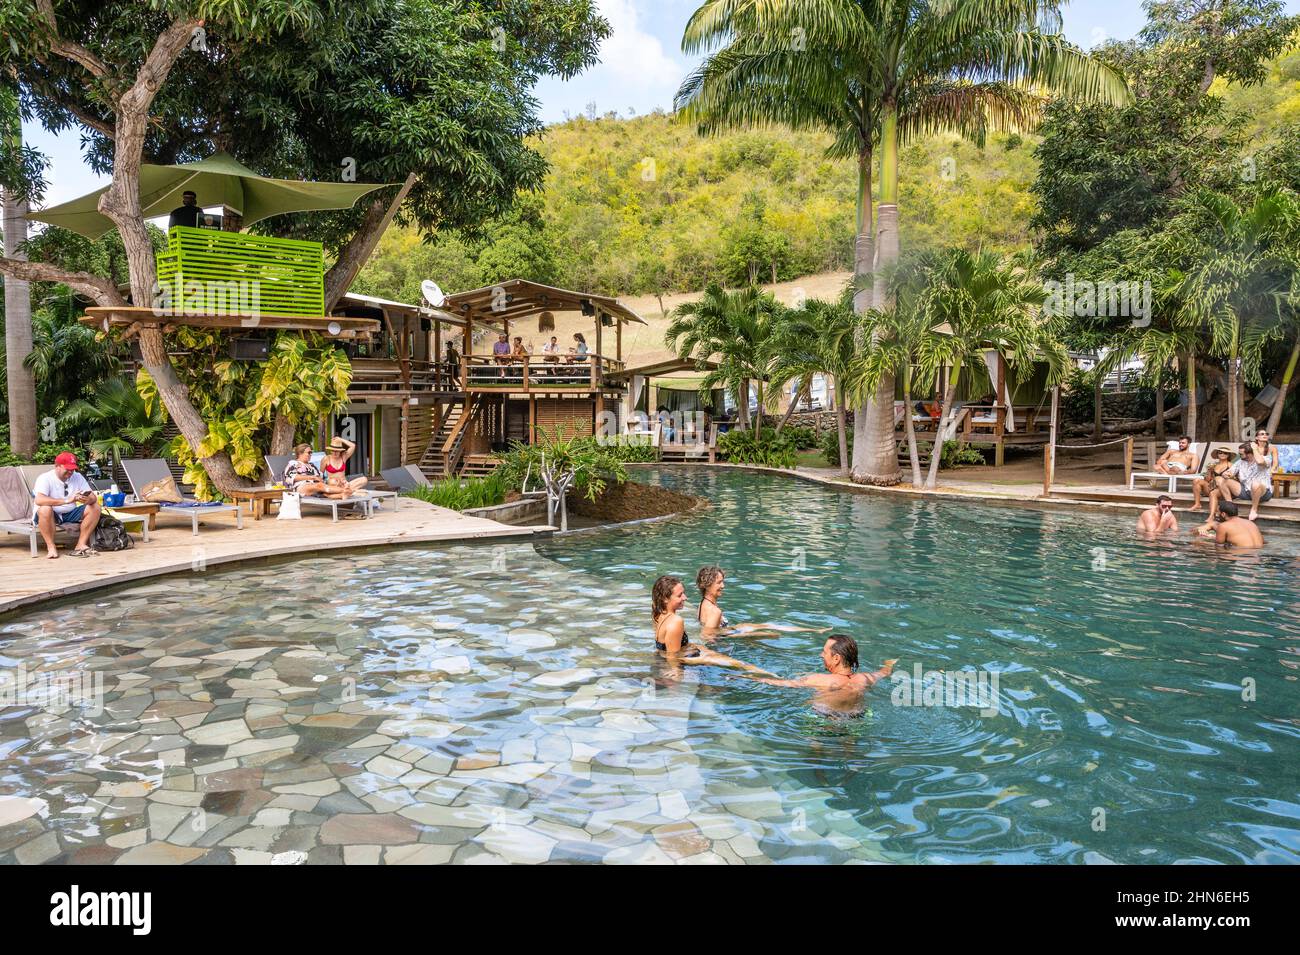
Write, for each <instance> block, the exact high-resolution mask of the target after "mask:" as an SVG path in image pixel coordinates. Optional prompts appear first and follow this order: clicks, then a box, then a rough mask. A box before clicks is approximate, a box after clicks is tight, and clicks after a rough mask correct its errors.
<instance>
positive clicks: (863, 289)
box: [835, 146, 876, 476]
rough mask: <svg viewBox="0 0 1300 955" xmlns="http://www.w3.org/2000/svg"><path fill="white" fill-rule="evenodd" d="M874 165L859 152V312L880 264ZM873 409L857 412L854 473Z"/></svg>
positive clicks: (867, 303) (867, 404) (866, 307)
mask: <svg viewBox="0 0 1300 955" xmlns="http://www.w3.org/2000/svg"><path fill="white" fill-rule="evenodd" d="M871 164H872V153H871V147H870V146H867V147H866V148H864V149H863V150H862V151H861V152H860V153H859V155H858V210H857V219H858V221H857V228H858V231H857V236H856V237H855V238H854V242H853V286H854V287H853V311H854V313H855V314H857V315H863V314H865V313H867V312H868V311H870V310H871V304H872V303H871V289H870V288H868V287H867V284H866V283H867V277H868V276H869V275H870V274H871V270H872V269H873V268H874V267H875V264H876V238H875V235H874V234H873V232H872V226H873V224H874V222H875V214H874V212H873V211H872V200H871ZM854 345H855V347H856V348H858V349H861V348H862V347H863V346H864V345H865V342H854ZM835 403H836V404H837V405H844V404H845V396H843V395H841V394H839V393H837V394H836V395H835ZM871 411H872V406H871V401H870V399H868V400H867V401H864V402H863V403H862V404H861V405H859V406H858V407H857V409H856V411H855V413H854V415H853V461H852V462H850V476H851V475H852V474H853V472H854V471H856V470H857V466H858V462H859V459H861V460H862V462H863V463H864V464H865V462H866V457H865V452H863V451H859V450H858V449H859V448H865V447H866V442H867V437H866V435H867V418H868V417H869V415H870V414H871ZM846 450H847V449H844V448H842V449H841V457H840V464H841V466H843V465H844V463H845V460H844V457H843V454H844V453H845V452H846Z"/></svg>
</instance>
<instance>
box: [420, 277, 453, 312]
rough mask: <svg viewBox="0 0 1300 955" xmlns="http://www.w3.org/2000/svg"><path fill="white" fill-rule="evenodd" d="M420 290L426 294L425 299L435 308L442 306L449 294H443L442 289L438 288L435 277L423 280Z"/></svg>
mask: <svg viewBox="0 0 1300 955" xmlns="http://www.w3.org/2000/svg"><path fill="white" fill-rule="evenodd" d="M420 291H421V292H422V293H423V294H424V300H425V301H426V302H428V303H429V304H430V305H432V306H433V307H434V308H442V304H443V302H445V301H447V296H446V295H443V294H442V289H440V288H438V283H437V282H435V281H433V279H425V280H424V281H423V282H421V283H420Z"/></svg>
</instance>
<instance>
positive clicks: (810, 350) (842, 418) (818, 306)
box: [771, 288, 860, 475]
mask: <svg viewBox="0 0 1300 955" xmlns="http://www.w3.org/2000/svg"><path fill="white" fill-rule="evenodd" d="M859 324H860V322H859V319H858V316H857V315H856V314H855V313H854V311H853V293H852V289H851V288H850V289H848V290H846V294H845V297H844V298H842V299H841V300H840V301H837V302H825V301H822V300H820V299H809V300H808V301H807V302H805V303H804V307H803V308H802V309H799V310H798V311H794V312H792V313H790V316H789V318H788V320H787V321H786V323H785V324H784V325H783V326H782V329H781V332H780V334H779V336H778V340H777V341H776V343H775V346H776V351H777V357H776V359H775V361H774V362H773V364H772V366H771V380H772V382H773V383H776V382H786V381H791V380H793V379H798V380H799V381H801V382H805V381H809V380H810V379H811V378H812V376H813V375H816V374H823V375H826V376H828V377H829V378H830V379H831V380H832V381H833V382H834V383H835V425H836V428H837V430H838V432H839V443H840V472H841V473H842V474H844V475H847V474H848V471H849V456H848V406H847V404H846V397H845V393H846V391H847V390H848V389H849V387H850V384H849V382H850V376H851V373H852V372H851V369H852V366H853V363H854V358H855V354H856V352H857V344H856V342H857V338H858V327H859ZM795 397H796V399H797V397H798V395H797V394H796V396H795ZM792 407H793V403H792Z"/></svg>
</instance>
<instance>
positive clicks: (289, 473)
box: [282, 444, 352, 500]
mask: <svg viewBox="0 0 1300 955" xmlns="http://www.w3.org/2000/svg"><path fill="white" fill-rule="evenodd" d="M282 483H283V484H284V486H285V488H286V490H289V491H292V492H294V493H295V494H301V495H302V496H303V497H336V498H339V499H341V500H344V499H347V498H350V497H351V496H352V486H351V485H350V484H348V483H347V482H346V481H344V482H343V483H342V484H331V483H329V482H328V481H326V480H325V476H324V475H323V474H321V471H320V468H318V467H316V465H314V464H312V463H311V445H310V444H300V445H298V446H297V447H296V448H294V449H293V460H291V461H290V462H289V463H288V464H287V465H285V468H284V479H283V482H282Z"/></svg>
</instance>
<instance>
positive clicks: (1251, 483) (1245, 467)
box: [1231, 458, 1273, 488]
mask: <svg viewBox="0 0 1300 955" xmlns="http://www.w3.org/2000/svg"><path fill="white" fill-rule="evenodd" d="M1231 473H1232V474H1234V475H1235V476H1236V477H1237V479H1238V480H1239V481H1241V484H1242V487H1246V488H1252V487H1255V486H1256V485H1263V486H1264V487H1268V488H1271V487H1272V486H1273V479H1272V469H1270V468H1269V466H1268V465H1266V464H1256V463H1255V462H1254V461H1251V460H1250V459H1248V458H1240V459H1238V461H1237V463H1236V464H1234V465H1233V466H1232V472H1231Z"/></svg>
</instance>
